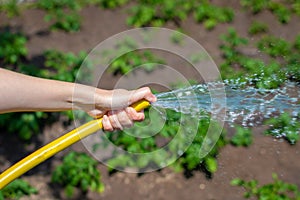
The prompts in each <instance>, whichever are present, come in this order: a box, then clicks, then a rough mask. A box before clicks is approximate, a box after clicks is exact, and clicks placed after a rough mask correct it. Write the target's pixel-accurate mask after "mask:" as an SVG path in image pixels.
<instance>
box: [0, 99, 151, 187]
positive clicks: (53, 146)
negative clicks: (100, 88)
mask: <svg viewBox="0 0 300 200" xmlns="http://www.w3.org/2000/svg"><path fill="white" fill-rule="evenodd" d="M149 105H150V103H149V102H148V101H145V100H142V101H139V102H137V103H135V104H133V105H131V106H132V107H133V108H134V109H135V110H136V111H141V110H143V109H145V108H147V107H148V106H149ZM100 129H102V118H100V119H96V120H92V121H90V122H88V123H86V124H83V125H82V126H80V127H78V128H76V129H74V130H72V131H70V132H69V133H66V134H65V135H63V136H61V137H59V138H57V139H56V140H54V141H52V142H51V143H49V144H47V145H45V146H43V147H42V148H40V149H38V150H37V151H35V152H33V153H32V154H30V155H29V156H27V157H25V158H24V159H22V160H21V161H19V162H17V163H16V164H15V165H13V166H12V167H10V168H8V169H7V170H6V171H4V172H3V173H2V174H1V175H0V189H2V188H3V187H5V186H6V185H7V184H9V183H10V182H11V181H13V180H15V179H16V178H18V177H19V176H21V175H22V174H24V173H26V172H27V171H29V170H30V169H32V168H33V167H35V166H37V165H38V164H40V163H41V162H44V161H45V160H47V159H48V158H50V157H51V156H53V155H55V154H57V153H58V152H60V151H62V150H64V149H65V148H67V147H69V146H71V145H72V144H74V143H76V142H78V141H79V140H81V139H83V138H85V137H87V136H89V135H91V134H92V133H94V132H96V131H98V130H100Z"/></svg>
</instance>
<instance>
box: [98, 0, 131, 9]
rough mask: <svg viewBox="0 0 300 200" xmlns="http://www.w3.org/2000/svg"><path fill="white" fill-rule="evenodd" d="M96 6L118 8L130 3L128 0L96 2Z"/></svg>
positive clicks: (99, 0) (102, 0) (100, 0)
mask: <svg viewBox="0 0 300 200" xmlns="http://www.w3.org/2000/svg"><path fill="white" fill-rule="evenodd" d="M95 3H96V4H99V5H100V6H101V7H103V8H110V9H113V8H117V7H120V6H123V5H125V4H126V3H128V0H95Z"/></svg>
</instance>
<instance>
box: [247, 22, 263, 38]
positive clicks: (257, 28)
mask: <svg viewBox="0 0 300 200" xmlns="http://www.w3.org/2000/svg"><path fill="white" fill-rule="evenodd" d="M267 31H268V25H267V24H265V23H263V22H258V21H254V22H252V24H251V25H250V27H249V29H248V33H249V34H250V35H256V34H259V33H266V32H267Z"/></svg>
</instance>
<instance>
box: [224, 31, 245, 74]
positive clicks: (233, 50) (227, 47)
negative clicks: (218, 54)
mask: <svg viewBox="0 0 300 200" xmlns="http://www.w3.org/2000/svg"><path fill="white" fill-rule="evenodd" d="M220 39H221V40H222V42H223V44H222V45H221V46H220V49H221V51H222V53H223V57H224V59H225V62H224V63H223V64H222V65H221V73H222V77H223V78H225V79H228V78H233V77H235V76H236V74H235V73H234V71H236V70H234V69H233V68H232V66H236V65H238V66H239V65H240V61H241V60H243V56H242V54H241V53H240V52H239V51H238V47H239V46H241V45H246V44H248V40H247V39H246V38H243V37H240V36H239V35H238V34H237V32H236V30H235V29H234V28H229V29H228V31H227V34H222V35H221V36H220Z"/></svg>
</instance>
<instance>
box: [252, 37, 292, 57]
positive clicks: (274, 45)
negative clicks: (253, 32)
mask: <svg viewBox="0 0 300 200" xmlns="http://www.w3.org/2000/svg"><path fill="white" fill-rule="evenodd" d="M257 47H258V49H259V50H261V51H263V52H265V53H267V54H268V55H270V56H272V57H278V56H282V57H283V56H287V55H289V54H291V44H290V43H289V42H288V41H286V40H284V39H282V38H278V37H275V36H272V35H268V36H264V37H263V38H262V39H261V40H260V41H259V42H258V43H257Z"/></svg>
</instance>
